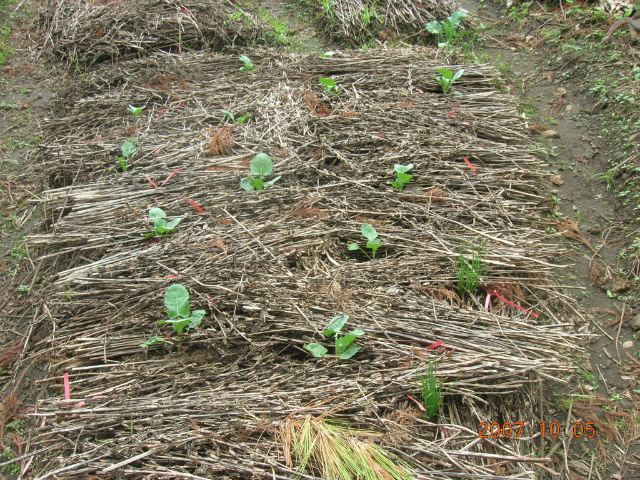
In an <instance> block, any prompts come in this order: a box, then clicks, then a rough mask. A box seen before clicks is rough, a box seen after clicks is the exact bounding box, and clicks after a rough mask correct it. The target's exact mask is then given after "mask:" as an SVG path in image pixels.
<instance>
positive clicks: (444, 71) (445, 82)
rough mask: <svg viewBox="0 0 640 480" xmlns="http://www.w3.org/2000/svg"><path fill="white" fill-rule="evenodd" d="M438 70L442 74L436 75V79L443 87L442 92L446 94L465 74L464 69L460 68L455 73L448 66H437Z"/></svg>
mask: <svg viewBox="0 0 640 480" xmlns="http://www.w3.org/2000/svg"><path fill="white" fill-rule="evenodd" d="M436 72H437V73H439V74H440V76H436V80H437V81H438V83H439V84H440V86H441V87H442V93H444V94H445V95H446V94H447V93H448V92H449V89H450V88H451V85H453V82H455V81H456V80H458V79H459V78H460V77H461V76H462V75H463V74H464V70H463V69H460V70H458V71H457V72H456V73H455V74H454V73H453V72H452V71H451V70H449V69H448V68H436Z"/></svg>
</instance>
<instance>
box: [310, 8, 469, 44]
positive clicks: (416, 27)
mask: <svg viewBox="0 0 640 480" xmlns="http://www.w3.org/2000/svg"><path fill="white" fill-rule="evenodd" d="M310 8H312V9H313V11H314V15H313V18H314V20H315V22H316V23H317V24H318V26H319V27H320V28H321V29H322V31H323V32H325V33H326V34H327V35H329V36H331V37H332V38H335V39H339V40H344V41H347V42H349V43H350V44H352V45H363V44H367V43H368V42H370V41H371V40H372V39H377V40H380V41H386V40H391V39H394V38H396V37H397V36H400V37H402V38H403V39H404V40H405V41H409V42H411V43H424V42H425V41H426V40H427V39H428V38H429V37H431V35H430V34H429V33H428V32H427V30H426V28H425V26H426V25H427V23H429V22H431V21H432V20H438V21H445V20H446V19H447V17H449V15H451V14H452V13H453V12H454V11H455V10H456V5H455V4H453V3H452V2H450V1H449V0H439V1H434V0H417V1H412V0H381V1H378V0H374V1H371V0H322V1H317V2H310Z"/></svg>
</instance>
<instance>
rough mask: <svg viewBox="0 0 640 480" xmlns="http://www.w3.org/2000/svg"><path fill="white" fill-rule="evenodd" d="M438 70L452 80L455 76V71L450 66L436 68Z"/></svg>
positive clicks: (444, 76)
mask: <svg viewBox="0 0 640 480" xmlns="http://www.w3.org/2000/svg"><path fill="white" fill-rule="evenodd" d="M436 72H437V73H439V74H440V75H442V77H443V78H445V79H447V80H451V78H452V77H453V72H452V71H451V70H449V69H448V68H436Z"/></svg>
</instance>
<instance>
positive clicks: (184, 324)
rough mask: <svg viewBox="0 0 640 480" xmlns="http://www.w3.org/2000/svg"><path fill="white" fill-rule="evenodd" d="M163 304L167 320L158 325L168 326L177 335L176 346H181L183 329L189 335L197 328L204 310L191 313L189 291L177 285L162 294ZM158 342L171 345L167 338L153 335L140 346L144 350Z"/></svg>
mask: <svg viewBox="0 0 640 480" xmlns="http://www.w3.org/2000/svg"><path fill="white" fill-rule="evenodd" d="M164 304H165V306H166V307H167V316H168V317H169V320H160V321H159V322H158V325H167V324H170V325H171V326H172V327H173V330H174V332H175V333H176V334H177V335H178V345H182V335H183V333H184V332H185V329H186V333H189V330H190V329H192V328H193V327H197V326H199V325H200V323H201V322H202V318H203V317H204V314H205V313H206V312H205V311H204V310H194V311H193V312H191V305H189V291H188V290H187V289H186V288H185V287H184V286H182V285H180V284H179V283H176V284H174V285H171V286H170V287H169V288H167V291H166V292H165V294H164ZM158 342H164V343H173V342H171V341H170V340H168V339H167V338H164V337H160V336H158V335H154V336H153V337H151V338H150V339H149V340H147V341H146V342H144V343H142V344H140V346H141V347H143V348H146V347H149V346H151V345H153V344H154V343H158Z"/></svg>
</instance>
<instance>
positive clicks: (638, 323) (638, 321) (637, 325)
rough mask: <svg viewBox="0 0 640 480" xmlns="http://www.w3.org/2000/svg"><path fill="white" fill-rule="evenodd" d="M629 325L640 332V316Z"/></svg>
mask: <svg viewBox="0 0 640 480" xmlns="http://www.w3.org/2000/svg"><path fill="white" fill-rule="evenodd" d="M629 325H631V328H633V329H634V330H640V314H638V315H636V316H635V317H633V318H632V319H631V322H629Z"/></svg>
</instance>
